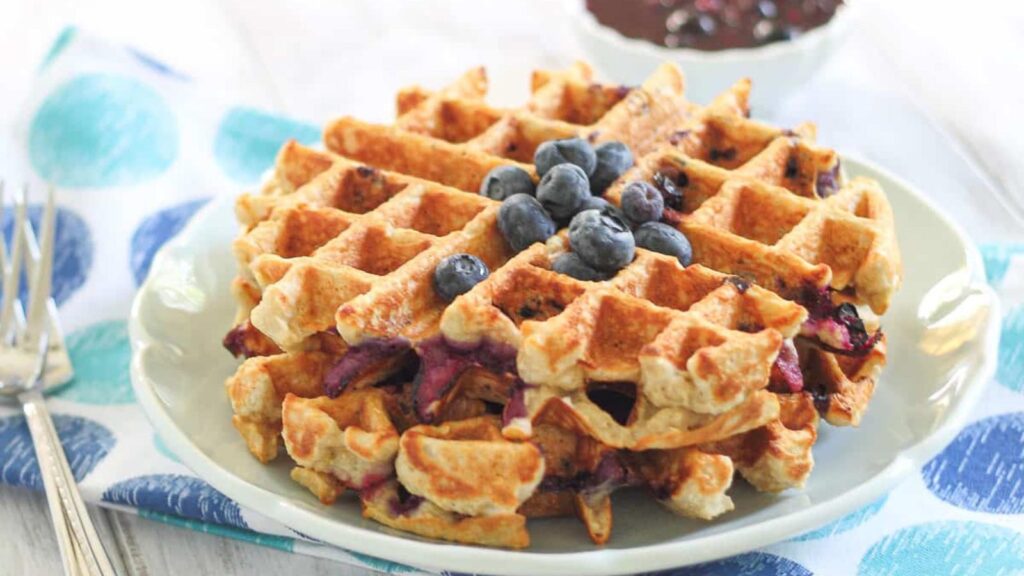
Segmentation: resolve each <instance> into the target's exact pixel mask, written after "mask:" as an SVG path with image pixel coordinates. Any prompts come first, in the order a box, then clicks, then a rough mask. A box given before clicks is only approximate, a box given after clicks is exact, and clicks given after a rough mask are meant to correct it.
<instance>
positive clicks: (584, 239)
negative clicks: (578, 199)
mask: <svg viewBox="0 0 1024 576" xmlns="http://www.w3.org/2000/svg"><path fill="white" fill-rule="evenodd" d="M569 245H570V246H572V251H573V252H575V253H576V254H578V255H579V257H580V258H581V259H582V260H583V261H584V262H586V263H587V264H589V265H590V266H591V267H593V268H596V269H597V270H598V271H600V272H616V271H618V270H619V269H621V268H622V267H623V266H625V265H626V264H629V263H630V262H632V261H633V255H634V254H635V252H636V244H635V242H634V240H633V234H632V232H630V231H629V226H627V225H626V223H625V222H624V221H623V220H622V219H621V218H619V217H618V216H616V215H615V214H614V213H613V212H611V211H601V210H584V211H583V212H580V213H579V214H577V215H576V217H575V218H573V219H572V223H570V224H569Z"/></svg>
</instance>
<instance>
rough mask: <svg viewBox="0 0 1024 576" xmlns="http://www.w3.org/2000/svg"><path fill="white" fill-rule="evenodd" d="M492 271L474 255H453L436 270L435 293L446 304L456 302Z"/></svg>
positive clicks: (442, 261)
mask: <svg viewBox="0 0 1024 576" xmlns="http://www.w3.org/2000/svg"><path fill="white" fill-rule="evenodd" d="M490 274H491V271H490V270H488V269H487V264H484V261H483V260H481V259H479V258H477V257H476V256H473V255H472V254H452V255H451V256H449V257H447V258H445V259H444V260H441V263H440V264H438V265H437V267H436V268H434V291H435V292H437V295H438V296H440V297H441V298H442V299H443V300H444V301H445V302H451V301H452V300H455V297H456V296H458V295H460V294H465V293H466V292H469V291H470V290H471V289H472V288H473V286H476V285H477V284H479V283H480V282H482V281H483V280H484V279H485V278H487V276H489V275H490Z"/></svg>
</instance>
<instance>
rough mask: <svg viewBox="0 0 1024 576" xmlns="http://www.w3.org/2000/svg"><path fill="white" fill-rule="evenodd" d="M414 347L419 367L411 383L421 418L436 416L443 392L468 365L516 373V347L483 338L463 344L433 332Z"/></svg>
mask: <svg viewBox="0 0 1024 576" xmlns="http://www.w3.org/2000/svg"><path fill="white" fill-rule="evenodd" d="M416 351H417V352H418V353H419V356H420V371H419V373H418V374H417V375H416V380H415V381H414V385H413V386H414V388H413V407H414V408H415V410H416V416H417V417H418V418H419V419H420V420H421V421H423V422H433V421H434V419H435V418H437V415H438V413H439V412H440V410H441V401H442V400H443V399H444V396H445V394H447V393H448V391H449V390H451V387H452V385H453V384H454V383H455V381H456V380H457V379H458V378H459V376H461V375H462V373H463V372H465V371H466V370H468V369H469V368H472V367H482V368H485V369H487V370H489V371H491V372H493V373H495V374H515V373H516V349H515V348H513V347H512V346H509V345H507V344H500V343H497V342H492V341H490V340H487V339H486V338H485V339H482V340H480V341H479V342H478V343H475V344H463V343H460V342H454V341H451V340H448V339H446V338H445V337H444V336H436V337H434V338H430V339H429V340H424V341H423V342H421V343H420V344H419V345H418V346H417V347H416ZM524 412H525V409H524Z"/></svg>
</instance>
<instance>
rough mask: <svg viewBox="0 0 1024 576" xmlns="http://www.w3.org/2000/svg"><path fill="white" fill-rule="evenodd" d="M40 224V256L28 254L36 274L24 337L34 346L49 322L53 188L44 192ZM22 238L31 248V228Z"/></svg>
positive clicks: (33, 277) (30, 295)
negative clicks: (44, 198)
mask: <svg viewBox="0 0 1024 576" xmlns="http://www.w3.org/2000/svg"><path fill="white" fill-rule="evenodd" d="M40 220H41V222H40V228H41V234H40V238H41V242H40V245H39V252H38V253H36V254H31V252H32V250H29V252H30V254H28V257H29V259H31V260H34V261H35V266H34V268H35V271H34V272H35V273H34V274H33V275H32V283H31V284H29V297H28V311H27V313H26V320H27V325H26V329H25V336H26V337H27V338H30V339H31V340H29V341H30V342H35V341H36V339H37V338H38V337H39V334H40V332H42V331H45V330H46V329H47V328H48V326H46V323H47V322H48V320H49V318H48V316H49V315H48V312H49V310H48V309H47V308H48V306H47V302H48V301H49V300H50V275H51V271H52V269H53V233H54V230H53V228H54V207H53V188H52V187H49V188H47V193H46V207H45V208H44V209H43V216H42V218H41V219H40ZM25 236H26V241H27V242H26V243H28V244H34V242H32V240H33V238H32V229H31V227H28V228H26V230H25Z"/></svg>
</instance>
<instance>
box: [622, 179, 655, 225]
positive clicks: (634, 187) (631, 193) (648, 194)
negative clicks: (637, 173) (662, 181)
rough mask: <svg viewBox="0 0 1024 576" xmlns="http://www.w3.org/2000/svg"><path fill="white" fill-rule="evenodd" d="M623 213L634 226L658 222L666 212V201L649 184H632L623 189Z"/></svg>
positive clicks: (638, 182)
mask: <svg viewBox="0 0 1024 576" xmlns="http://www.w3.org/2000/svg"><path fill="white" fill-rule="evenodd" d="M620 204H622V212H623V214H625V215H626V218H628V219H629V221H630V222H632V223H634V224H643V223H644V222H657V221H658V220H661V215H662V213H663V212H664V211H665V199H664V198H662V196H661V192H660V191H659V190H658V189H657V188H655V187H654V186H651V185H650V184H648V183H647V182H644V181H642V180H638V181H636V182H630V183H629V184H628V185H627V186H626V187H625V188H623V189H622V198H621V200H620Z"/></svg>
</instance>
